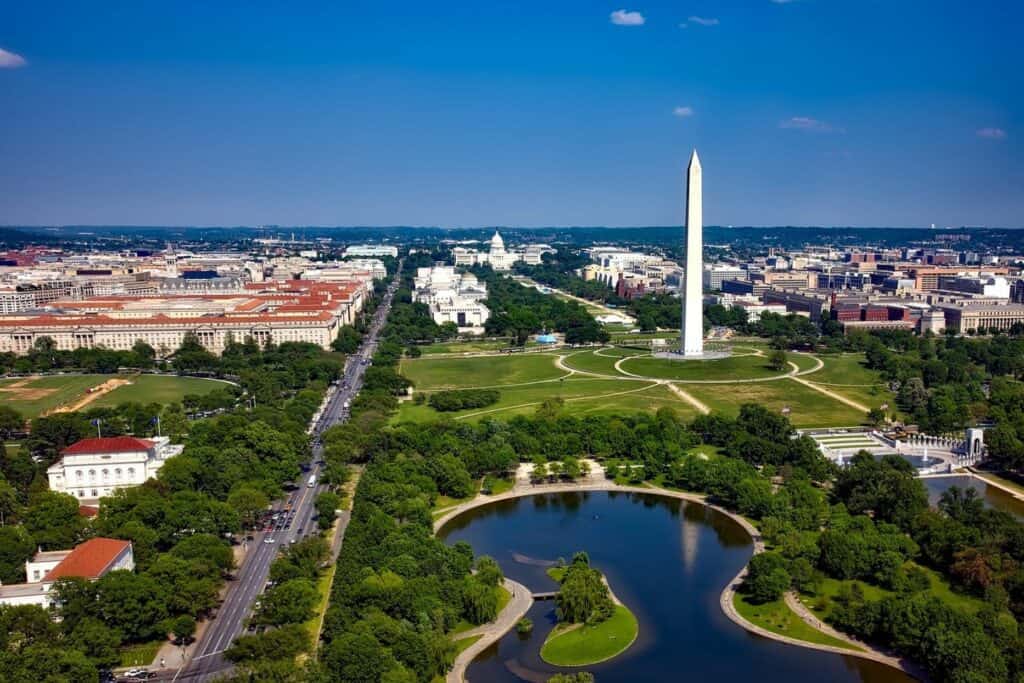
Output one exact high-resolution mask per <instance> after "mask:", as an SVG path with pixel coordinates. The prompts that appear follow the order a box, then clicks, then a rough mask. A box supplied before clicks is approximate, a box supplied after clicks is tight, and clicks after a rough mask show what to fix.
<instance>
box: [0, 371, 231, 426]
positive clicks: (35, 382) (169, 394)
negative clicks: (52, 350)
mask: <svg viewBox="0 0 1024 683" xmlns="http://www.w3.org/2000/svg"><path fill="white" fill-rule="evenodd" d="M111 379H128V380H130V381H131V384H128V385H125V386H121V387H118V388H117V389H114V390H113V391H111V392H109V393H107V394H104V395H103V396H100V397H99V398H97V399H96V400H95V401H93V402H92V403H90V404H89V406H88V407H90V408H91V407H109V406H116V405H118V404H121V403H128V402H131V401H134V402H137V403H174V402H177V401H180V400H181V399H182V397H183V396H184V395H185V394H206V393H209V392H211V391H213V390H214V389H219V388H223V387H226V386H228V385H227V384H225V383H224V382H217V381H215V380H210V379H201V378H198V377H177V376H173V375H132V376H126V375H48V376H46V377H35V378H16V379H5V380H0V402H3V404H4V405H8V406H10V407H12V408H14V409H15V410H17V411H18V412H19V413H21V414H22V415H24V416H25V417H26V418H29V419H30V418H34V417H38V416H39V415H40V414H41V413H44V412H46V411H49V410H53V409H54V408H57V407H59V406H62V405H65V404H70V403H73V402H74V401H76V400H78V399H80V398H82V397H83V396H84V395H85V393H86V391H87V390H88V389H91V388H92V387H95V386H99V385H100V384H103V383H104V382H106V381H107V380H111ZM12 386H13V388H12ZM5 388H6V389H7V390H5ZM33 394H34V395H33Z"/></svg>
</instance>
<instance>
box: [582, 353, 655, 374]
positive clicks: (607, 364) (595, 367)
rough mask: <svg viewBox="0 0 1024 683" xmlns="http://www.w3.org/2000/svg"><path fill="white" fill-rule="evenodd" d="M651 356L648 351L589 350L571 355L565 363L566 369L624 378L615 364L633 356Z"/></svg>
mask: <svg viewBox="0 0 1024 683" xmlns="http://www.w3.org/2000/svg"><path fill="white" fill-rule="evenodd" d="M647 355H650V354H649V352H647V351H638V350H636V349H620V348H614V347H613V348H601V349H587V350H585V351H576V352H573V353H570V354H569V355H567V356H566V357H565V360H564V361H563V362H564V364H565V366H566V367H570V368H572V369H573V370H582V371H584V372H596V373H598V374H601V375H612V376H614V377H622V376H623V375H622V373H621V372H619V371H618V370H616V369H615V364H616V363H617V362H618V361H620V360H622V359H623V358H631V357H633V356H647Z"/></svg>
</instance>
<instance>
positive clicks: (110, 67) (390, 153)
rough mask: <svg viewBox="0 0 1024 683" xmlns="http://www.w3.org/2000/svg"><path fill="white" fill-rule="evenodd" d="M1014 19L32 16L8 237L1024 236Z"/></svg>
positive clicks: (757, 9)
mask: <svg viewBox="0 0 1024 683" xmlns="http://www.w3.org/2000/svg"><path fill="white" fill-rule="evenodd" d="M1006 5H1007V3H999V2H995V1H994V0H990V1H988V2H981V3H976V4H975V5H973V6H972V7H971V9H970V11H965V10H964V8H963V7H962V6H960V5H959V4H957V3H953V2H947V1H943V2H936V3H927V4H926V3H924V2H910V3H901V4H900V5H899V6H892V7H890V6H885V7H884V11H883V8H881V7H880V6H879V5H877V4H874V3H863V4H857V5H852V4H834V3H822V2H814V1H813V0H798V1H794V2H785V3H779V2H773V1H771V0H758V1H756V2H739V1H738V0H737V1H733V2H721V3H714V4H709V3H702V2H696V3H693V4H692V5H687V6H679V5H676V4H673V3H668V2H663V1H661V0H652V1H651V2H642V3H636V4H629V5H625V6H623V5H618V4H614V5H606V6H593V5H592V4H590V3H584V2H569V3H563V4H560V5H559V6H558V7H549V6H546V5H541V4H539V3H526V4H523V3H516V4H514V5H502V4H496V5H490V6H487V7H475V8H474V11H473V12H472V13H471V12H468V11H467V10H466V9H465V7H463V6H460V5H458V4H456V5H449V6H445V7H442V8H436V7H425V6H418V5H415V4H412V3H404V2H398V3H390V4H388V5H374V4H370V3H367V4H354V5H348V6H346V7H329V6H326V5H324V6H315V7H313V8H312V9H309V10H307V11H306V12H304V13H303V14H301V15H300V14H297V13H295V12H292V11H288V10H274V9H268V8H249V7H247V8H244V9H243V8H241V7H233V6H229V5H222V6H216V7H202V6H199V5H195V4H191V3H179V4H177V5H175V6H174V7H173V8H170V7H163V6H158V5H147V4H139V5H136V6H132V7H130V8H120V9H114V8H104V7H91V6H90V7H85V6H80V5H77V4H75V3H65V4H60V5H59V6H57V7H53V6H49V7H47V8H39V7H32V6H20V7H17V8H13V9H12V10H11V12H10V19H11V20H10V21H8V22H5V25H4V26H2V27H0V106H3V107H4V111H5V124H4V125H5V135H4V136H2V141H0V156H2V157H3V159H4V164H3V165H2V167H0V182H2V183H3V186H4V187H5V189H6V190H7V191H6V192H4V193H3V194H2V195H0V223H3V224H8V225H52V224H59V225H67V224H86V225H259V224H280V225H441V226H450V227H462V226H487V225H507V226H559V225H581V226H582V225H608V226H645V225H674V224H677V222H678V218H677V217H678V215H679V210H680V203H679V197H678V193H677V192H673V188H675V187H677V182H678V179H679V177H680V174H682V173H684V171H685V162H686V155H687V152H688V150H689V149H690V148H692V147H699V148H700V149H701V150H702V155H703V156H704V160H705V161H706V162H707V163H709V164H712V165H713V166H714V168H716V182H715V183H713V184H711V185H710V186H709V187H708V188H706V191H707V194H708V205H709V207H714V210H713V211H709V212H708V215H707V216H706V219H707V220H706V222H707V224H709V225H723V226H728V225H751V226H762V225H770V226H775V225H815V226H830V225H836V226H923V227H927V226H928V225H930V224H932V223H935V224H936V225H938V226H943V227H944V226H960V225H972V226H996V227H1014V228H1016V227H1022V226H1024V221H1022V220H1021V216H1022V215H1024V197H1022V196H1021V193H1020V192H1019V188H1020V187H1022V186H1024V162H1022V155H1021V151H1022V149H1021V142H1020V140H1021V136H1020V134H1019V130H1020V121H1021V117H1022V113H1024V97H1022V95H1021V92H1022V90H1021V88H1020V87H1019V86H1020V79H1021V77H1020V61H1021V60H1020V57H1019V54H1018V50H1017V48H1016V45H1015V42H1014V32H1013V29H1012V27H1013V26H1015V25H1019V24H1020V21H1021V19H1022V18H1024V10H1022V9H1021V8H1019V7H1012V6H1006ZM953 46H955V47H953Z"/></svg>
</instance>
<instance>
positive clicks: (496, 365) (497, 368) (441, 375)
mask: <svg viewBox="0 0 1024 683" xmlns="http://www.w3.org/2000/svg"><path fill="white" fill-rule="evenodd" d="M401 372H402V374H403V375H405V376H406V377H408V378H409V379H411V380H412V381H413V382H414V383H415V385H416V389H417V390H420V391H422V390H434V389H465V388H469V387H487V386H495V385H501V384H520V383H524V382H536V381H537V380H544V379H554V378H556V377H561V376H563V375H564V374H565V373H564V372H562V371H561V370H559V369H558V367H556V366H555V356H554V355H551V354H547V353H544V354H541V353H529V354H519V355H508V356H485V357H471V358H417V359H406V360H403V361H402V365H401Z"/></svg>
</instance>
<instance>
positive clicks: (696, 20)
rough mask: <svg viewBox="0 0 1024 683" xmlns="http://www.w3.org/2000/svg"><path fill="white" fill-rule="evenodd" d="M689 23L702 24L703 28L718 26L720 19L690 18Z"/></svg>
mask: <svg viewBox="0 0 1024 683" xmlns="http://www.w3.org/2000/svg"><path fill="white" fill-rule="evenodd" d="M687 21H689V22H690V23H691V24H700V25H701V26H718V19H716V18H714V17H690V18H689V19H687Z"/></svg>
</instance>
